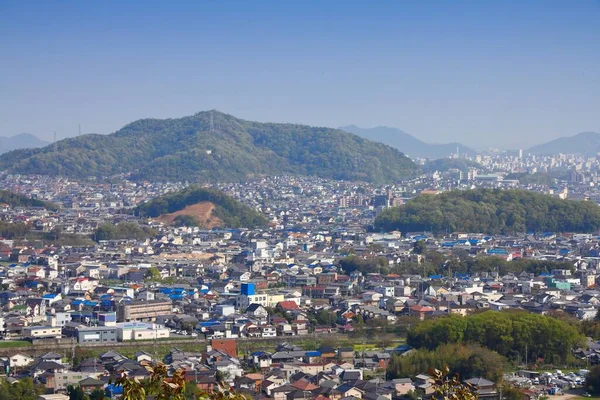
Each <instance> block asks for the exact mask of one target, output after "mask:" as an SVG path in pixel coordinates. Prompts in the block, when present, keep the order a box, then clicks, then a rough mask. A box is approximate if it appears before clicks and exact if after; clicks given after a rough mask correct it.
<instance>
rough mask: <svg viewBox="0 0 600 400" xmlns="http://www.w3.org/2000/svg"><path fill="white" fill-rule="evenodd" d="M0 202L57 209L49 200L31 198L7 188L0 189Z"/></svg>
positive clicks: (12, 205)
mask: <svg viewBox="0 0 600 400" xmlns="http://www.w3.org/2000/svg"><path fill="white" fill-rule="evenodd" d="M0 204H8V205H9V206H11V207H44V208H45V209H46V210H52V211H55V210H57V209H58V206H57V205H56V204H54V203H50V202H49V201H43V200H37V199H31V198H29V197H27V196H23V195H22V194H17V193H13V192H10V191H8V190H0Z"/></svg>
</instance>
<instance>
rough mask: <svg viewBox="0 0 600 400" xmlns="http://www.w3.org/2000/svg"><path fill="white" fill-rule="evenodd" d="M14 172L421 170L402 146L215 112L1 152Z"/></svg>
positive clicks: (137, 175)
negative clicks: (26, 148) (399, 147)
mask: <svg viewBox="0 0 600 400" xmlns="http://www.w3.org/2000/svg"><path fill="white" fill-rule="evenodd" d="M0 169H3V170H7V171H9V172H12V173H23V174H29V173H35V174H43V175H64V176H69V177H73V178H84V177H88V176H96V177H108V176H112V175H115V174H121V173H130V174H132V177H133V178H134V179H149V180H190V181H193V182H212V181H241V180H244V179H248V178H250V177H252V176H256V175H260V174H266V175H275V174H277V175H280V174H299V175H313V176H319V177H323V178H332V179H343V180H362V181H368V182H379V183H381V182H394V181H398V180H400V179H403V178H406V177H410V176H413V175H415V174H416V172H417V167H416V166H415V164H414V163H413V162H412V161H410V160H409V159H408V158H407V157H405V156H404V155H403V154H402V153H401V152H399V151H398V150H396V149H393V148H391V147H388V146H386V145H383V144H380V143H375V142H371V141H369V140H366V139H363V138H360V137H358V136H356V135H353V134H350V133H347V132H344V131H341V130H338V129H330V128H318V127H310V126H306V125H295V124H274V123H258V122H251V121H244V120H241V119H237V118H235V117H233V116H231V115H227V114H223V113H220V112H218V111H207V112H200V113H198V114H196V115H192V116H188V117H183V118H178V119H164V120H159V119H143V120H139V121H136V122H133V123H131V124H128V125H126V126H125V127H123V128H122V129H121V130H119V131H117V132H115V133H113V134H111V135H94V134H90V135H83V136H79V137H74V138H70V139H65V140H61V141H59V142H58V143H57V144H56V150H55V146H54V145H53V146H47V147H45V148H43V149H28V150H16V151H12V152H9V153H6V154H5V155H2V156H0Z"/></svg>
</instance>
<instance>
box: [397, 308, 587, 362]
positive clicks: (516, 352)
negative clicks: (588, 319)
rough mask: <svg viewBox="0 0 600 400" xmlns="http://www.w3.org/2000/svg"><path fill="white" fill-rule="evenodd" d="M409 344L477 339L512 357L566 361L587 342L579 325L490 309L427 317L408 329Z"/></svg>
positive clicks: (429, 346) (428, 345)
mask: <svg viewBox="0 0 600 400" xmlns="http://www.w3.org/2000/svg"><path fill="white" fill-rule="evenodd" d="M407 340H408V344H410V345H411V346H414V347H416V348H426V349H430V350H433V349H435V348H437V347H438V346H440V345H443V344H454V343H474V344H479V345H481V346H484V347H486V348H488V349H490V350H493V351H497V352H498V353H499V354H501V355H503V356H506V357H509V358H511V359H520V360H521V361H524V360H525V357H527V359H528V360H536V359H538V358H542V359H544V361H545V362H547V363H553V364H558V363H564V362H567V361H568V360H570V358H571V357H572V354H571V353H572V350H573V349H575V348H577V347H579V346H581V345H583V343H584V337H583V335H582V334H581V333H580V332H579V330H578V327H577V326H573V325H570V324H569V323H567V322H565V321H563V320H559V319H556V318H551V317H547V316H543V315H538V314H531V313H527V312H497V311H486V312H483V313H479V314H474V315H470V316H468V317H461V316H448V317H444V318H439V319H435V320H429V321H425V322H423V323H422V324H419V325H417V326H416V327H414V328H413V329H411V330H410V331H409V332H408V336H407Z"/></svg>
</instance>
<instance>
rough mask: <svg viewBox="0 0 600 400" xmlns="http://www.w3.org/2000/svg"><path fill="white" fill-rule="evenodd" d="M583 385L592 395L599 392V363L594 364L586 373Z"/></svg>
mask: <svg viewBox="0 0 600 400" xmlns="http://www.w3.org/2000/svg"><path fill="white" fill-rule="evenodd" d="M584 387H585V388H586V389H587V391H588V392H590V393H591V394H593V395H599V394H600V365H596V366H595V367H594V368H592V369H591V370H590V372H589V373H588V374H587V376H586V377H585V384H584Z"/></svg>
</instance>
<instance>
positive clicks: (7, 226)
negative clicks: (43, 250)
mask: <svg viewBox="0 0 600 400" xmlns="http://www.w3.org/2000/svg"><path fill="white" fill-rule="evenodd" d="M29 231H31V225H30V224H25V223H23V222H16V223H10V222H6V221H0V236H2V237H3V238H5V239H22V238H24V237H25V235H27V233H29Z"/></svg>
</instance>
